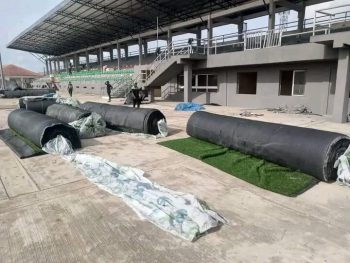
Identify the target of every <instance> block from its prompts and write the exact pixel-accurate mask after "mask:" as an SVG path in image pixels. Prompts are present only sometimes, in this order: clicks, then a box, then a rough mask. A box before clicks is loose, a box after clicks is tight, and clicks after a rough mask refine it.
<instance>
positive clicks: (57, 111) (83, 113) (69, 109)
mask: <svg viewBox="0 0 350 263" xmlns="http://www.w3.org/2000/svg"><path fill="white" fill-rule="evenodd" d="M46 115H47V116H50V117H53V118H55V119H58V120H60V121H64V122H67V123H70V122H73V121H77V120H80V119H82V118H85V117H88V116H90V115H91V112H90V111H87V110H83V109H80V108H77V107H73V106H69V105H65V104H53V105H51V106H49V107H48V108H47V110H46Z"/></svg>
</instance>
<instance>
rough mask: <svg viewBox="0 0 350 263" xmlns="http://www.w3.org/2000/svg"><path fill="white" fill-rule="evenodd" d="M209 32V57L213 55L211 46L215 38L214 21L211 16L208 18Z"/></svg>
mask: <svg viewBox="0 0 350 263" xmlns="http://www.w3.org/2000/svg"><path fill="white" fill-rule="evenodd" d="M207 30H208V47H207V48H208V51H207V53H208V55H209V54H211V48H210V47H211V44H212V41H211V39H212V38H213V21H212V19H211V15H209V16H208V26H207Z"/></svg>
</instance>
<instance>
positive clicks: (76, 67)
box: [74, 54, 80, 72]
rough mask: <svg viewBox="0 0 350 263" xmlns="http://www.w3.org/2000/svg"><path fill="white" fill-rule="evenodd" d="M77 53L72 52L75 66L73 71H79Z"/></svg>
mask: <svg viewBox="0 0 350 263" xmlns="http://www.w3.org/2000/svg"><path fill="white" fill-rule="evenodd" d="M79 64H80V63H79V55H78V54H74V67H75V71H76V72H78V71H79Z"/></svg>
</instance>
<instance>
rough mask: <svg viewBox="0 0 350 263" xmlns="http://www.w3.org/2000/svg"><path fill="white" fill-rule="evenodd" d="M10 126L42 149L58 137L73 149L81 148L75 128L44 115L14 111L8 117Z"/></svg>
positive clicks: (26, 111) (20, 110)
mask: <svg viewBox="0 0 350 263" xmlns="http://www.w3.org/2000/svg"><path fill="white" fill-rule="evenodd" d="M8 125H9V127H10V128H11V129H12V130H13V131H15V132H16V133H18V134H19V135H21V136H22V137H24V138H25V139H27V140H29V141H30V142H31V143H33V144H35V145H36V146H38V147H40V148H42V147H43V146H44V145H45V143H47V142H48V141H49V140H51V139H53V138H55V137H56V136H57V135H62V136H63V137H65V138H66V139H68V140H69V141H70V142H71V143H72V146H73V148H80V147H81V143H80V139H79V136H78V134H77V131H76V130H75V129H74V128H73V127H71V126H69V125H68V124H67V123H65V122H62V121H59V120H57V119H54V118H52V117H49V116H46V115H44V114H40V113H37V112H34V111H28V110H23V109H18V110H14V111H12V112H11V113H10V114H9V116H8Z"/></svg>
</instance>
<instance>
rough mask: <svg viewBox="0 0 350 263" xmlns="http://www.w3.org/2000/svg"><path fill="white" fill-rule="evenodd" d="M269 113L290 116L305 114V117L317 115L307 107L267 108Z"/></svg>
mask: <svg viewBox="0 0 350 263" xmlns="http://www.w3.org/2000/svg"><path fill="white" fill-rule="evenodd" d="M266 110H267V111H272V112H273V113H289V114H305V115H317V114H314V113H312V111H311V110H309V109H308V107H306V106H305V105H298V106H294V107H292V108H291V109H289V108H288V106H281V107H277V108H267V109H266Z"/></svg>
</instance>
